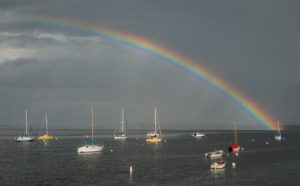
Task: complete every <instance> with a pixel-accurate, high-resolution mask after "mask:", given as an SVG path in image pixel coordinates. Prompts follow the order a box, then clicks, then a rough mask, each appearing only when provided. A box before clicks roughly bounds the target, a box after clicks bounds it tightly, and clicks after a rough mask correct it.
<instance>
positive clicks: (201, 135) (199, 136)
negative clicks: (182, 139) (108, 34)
mask: <svg viewBox="0 0 300 186" xmlns="http://www.w3.org/2000/svg"><path fill="white" fill-rule="evenodd" d="M192 136H193V137H195V138H202V137H204V136H205V134H204V133H201V132H194V133H193V134H192Z"/></svg>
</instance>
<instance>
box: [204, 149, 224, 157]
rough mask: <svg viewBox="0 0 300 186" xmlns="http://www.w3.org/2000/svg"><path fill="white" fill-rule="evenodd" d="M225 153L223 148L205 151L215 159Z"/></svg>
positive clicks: (206, 154)
mask: <svg viewBox="0 0 300 186" xmlns="http://www.w3.org/2000/svg"><path fill="white" fill-rule="evenodd" d="M223 154H224V151H223V150H216V151H212V152H208V153H205V156H206V157H208V158H211V159H213V158H221V157H222V156H223Z"/></svg>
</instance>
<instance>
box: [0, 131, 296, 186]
mask: <svg viewBox="0 0 300 186" xmlns="http://www.w3.org/2000/svg"><path fill="white" fill-rule="evenodd" d="M18 132H19V131H15V130H7V129H3V130H1V138H0V185H4V186H6V185H72V186H76V185H149V186H150V185H170V186H174V185H243V186H246V185H249V186H250V185H251V186H253V185H255V186H258V185H300V155H299V154H300V140H299V134H300V131H298V130H293V131H284V133H283V137H284V139H283V140H282V141H275V140H274V132H268V131H239V133H238V140H239V141H238V143H239V144H240V145H241V146H242V149H243V150H241V151H240V152H239V153H238V154H230V153H228V154H226V155H224V157H223V158H222V159H223V160H225V161H226V167H225V168H224V169H221V170H214V169H211V168H210V165H211V163H212V162H213V161H216V160H210V159H207V158H206V157H205V156H204V153H206V152H209V151H213V150H215V149H216V150H219V149H220V150H221V149H223V150H225V151H227V147H228V145H229V144H230V143H231V141H232V138H233V135H232V132H231V131H207V132H206V137H204V138H202V139H196V138H193V137H192V136H191V134H192V131H164V138H165V139H166V140H163V142H162V143H159V144H149V143H146V142H145V136H146V131H132V132H131V135H130V137H129V138H128V139H127V140H125V141H115V140H113V131H105V132H103V131H102V132H101V131H96V133H97V136H96V142H97V143H98V144H102V145H104V149H103V151H102V152H101V153H94V154H78V153H77V148H78V147H79V146H81V145H82V144H83V140H84V137H85V134H84V132H82V131H81V132H80V131H70V130H62V131H53V134H54V135H56V136H57V137H58V139H57V140H55V141H51V142H48V143H44V142H41V141H35V142H33V143H16V142H15V141H14V137H15V136H16V135H17V134H18ZM232 163H235V167H233V166H232ZM130 167H131V170H130Z"/></svg>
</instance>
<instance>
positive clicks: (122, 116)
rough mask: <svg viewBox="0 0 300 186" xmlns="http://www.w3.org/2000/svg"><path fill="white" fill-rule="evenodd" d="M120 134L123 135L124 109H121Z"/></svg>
mask: <svg viewBox="0 0 300 186" xmlns="http://www.w3.org/2000/svg"><path fill="white" fill-rule="evenodd" d="M121 132H122V133H124V108H122V121H121Z"/></svg>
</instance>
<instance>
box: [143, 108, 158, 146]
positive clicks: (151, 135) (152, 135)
mask: <svg viewBox="0 0 300 186" xmlns="http://www.w3.org/2000/svg"><path fill="white" fill-rule="evenodd" d="M147 137H148V138H147V139H146V142H150V143H158V142H161V140H162V135H161V130H160V124H159V121H158V117H157V109H156V108H155V110H154V131H152V132H148V133H147Z"/></svg>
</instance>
